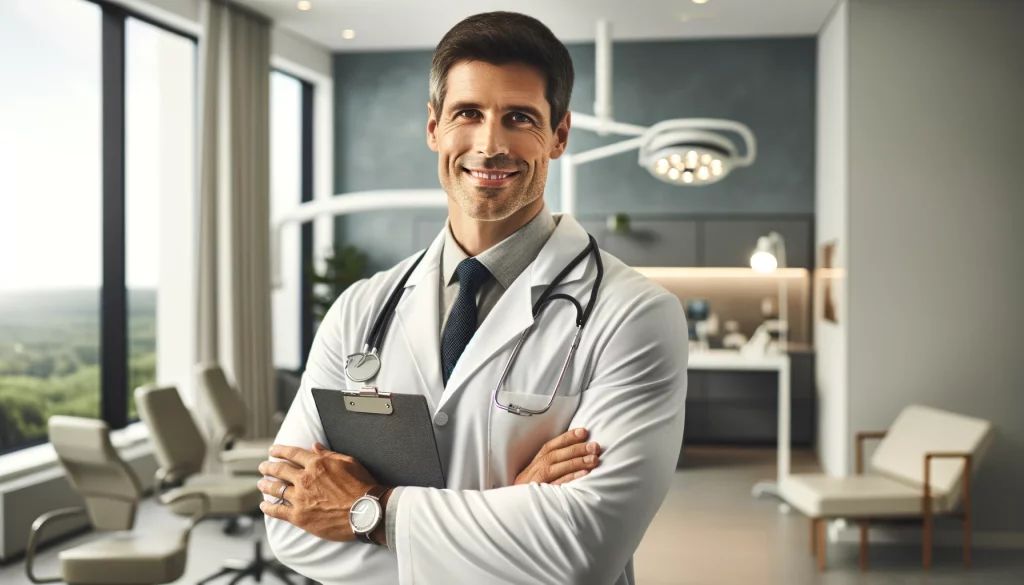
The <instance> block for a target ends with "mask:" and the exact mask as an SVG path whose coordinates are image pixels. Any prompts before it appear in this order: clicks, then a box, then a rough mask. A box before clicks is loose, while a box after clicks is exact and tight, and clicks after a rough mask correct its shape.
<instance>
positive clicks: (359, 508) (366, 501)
mask: <svg viewBox="0 0 1024 585" xmlns="http://www.w3.org/2000/svg"><path fill="white" fill-rule="evenodd" d="M387 491H388V488H387V487H385V486H382V485H378V486H374V487H372V488H370V489H369V490H368V491H367V492H366V495H365V496H363V497H361V498H359V499H358V500H356V501H355V503H354V504H352V509H351V510H349V512H348V523H349V524H350V525H351V526H352V532H353V533H355V535H356V538H358V539H359V541H360V542H365V543H366V544H377V543H376V542H374V541H373V540H371V539H370V534H372V533H373V531H374V530H376V529H377V527H378V526H380V523H381V520H383V519H384V509H383V508H382V507H381V505H380V498H381V497H382V496H383V495H384V494H385V493H386V492H387Z"/></svg>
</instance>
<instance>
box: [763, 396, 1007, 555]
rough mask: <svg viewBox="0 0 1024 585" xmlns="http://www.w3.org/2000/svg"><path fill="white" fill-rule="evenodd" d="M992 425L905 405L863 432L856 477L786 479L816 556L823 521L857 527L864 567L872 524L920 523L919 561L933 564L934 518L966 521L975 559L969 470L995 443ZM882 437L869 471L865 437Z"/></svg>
mask: <svg viewBox="0 0 1024 585" xmlns="http://www.w3.org/2000/svg"><path fill="white" fill-rule="evenodd" d="M992 436H993V428H992V425H991V423H989V422H988V421H984V420H981V419H977V418H972V417H967V416H963V415H959V414H955V413H952V412H946V411H942V410H938V409H934V408H930V407H925V406H919V405H914V406H909V407H907V408H906V409H904V410H903V411H902V412H901V413H900V415H899V416H898V417H897V419H896V421H895V422H894V423H893V425H892V428H890V429H889V430H888V431H881V432H867V433H858V434H857V436H856V446H857V451H856V453H857V461H856V464H857V467H856V469H857V474H856V475H854V476H850V477H831V476H828V475H824V474H799V475H791V476H789V477H787V478H785V479H784V480H783V482H782V485H781V486H780V492H781V494H782V497H783V498H784V499H785V500H786V501H787V502H789V503H790V504H791V505H792V506H793V507H795V508H796V509H798V510H800V511H801V512H803V513H804V514H805V515H807V516H808V517H809V518H810V528H811V547H810V548H811V554H813V555H815V556H816V557H817V562H818V569H819V570H822V571H823V570H824V569H825V559H826V539H825V526H826V523H827V521H828V520H831V519H835V518H845V519H849V520H853V521H856V522H858V523H859V524H860V568H861V570H866V569H867V542H868V527H869V525H870V523H871V522H872V521H880V520H893V519H917V518H920V519H921V520H922V522H923V530H922V551H921V560H922V565H923V566H924V568H929V567H931V563H932V531H933V525H934V518H935V516H939V515H943V516H949V517H955V518H960V519H961V520H962V521H963V530H964V532H963V548H964V564H965V565H966V566H970V563H971V502H970V498H971V474H972V472H974V471H976V470H977V466H978V464H979V463H980V460H981V458H982V457H983V455H984V452H985V451H986V450H987V448H988V445H989V444H990V443H991V439H992ZM868 439H881V441H882V442H881V443H880V444H879V445H878V449H877V450H876V451H875V454H874V456H873V457H872V459H871V466H872V468H873V472H872V473H867V474H865V472H864V442H865V441H866V440H868Z"/></svg>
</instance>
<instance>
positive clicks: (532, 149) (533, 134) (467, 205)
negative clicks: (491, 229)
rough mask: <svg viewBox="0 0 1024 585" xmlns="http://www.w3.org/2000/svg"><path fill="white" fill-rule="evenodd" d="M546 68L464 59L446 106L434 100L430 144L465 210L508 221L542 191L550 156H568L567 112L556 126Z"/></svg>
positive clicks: (452, 73)
mask: <svg viewBox="0 0 1024 585" xmlns="http://www.w3.org/2000/svg"><path fill="white" fill-rule="evenodd" d="M544 90H545V83H544V77H543V76H542V75H541V73H540V72H539V71H538V70H536V69H534V68H532V67H530V66H527V65H521V64H509V65H500V66H499V65H492V64H490V63H484V62H481V61H462V62H460V63H457V64H456V65H455V66H453V67H452V68H451V69H450V70H449V71H448V92H447V95H446V96H445V99H444V106H443V108H442V111H441V112H435V111H434V108H433V107H432V106H430V105H429V104H428V106H427V108H428V113H429V120H428V122H427V144H428V145H429V146H430V149H431V150H433V151H435V152H437V153H438V157H437V158H438V161H437V172H438V176H439V178H440V180H441V186H442V187H444V190H445V191H446V192H447V193H448V198H449V200H451V201H453V202H455V203H456V204H458V206H459V207H460V208H461V209H462V213H463V214H465V215H466V216H468V217H470V218H472V219H476V220H482V221H498V220H503V219H505V218H507V217H509V216H510V215H512V214H513V213H515V212H516V211H519V210H520V209H523V208H524V207H526V206H528V205H530V204H531V203H534V202H536V201H537V200H538V199H540V198H542V197H543V196H544V185H545V183H546V182H547V178H548V161H549V160H551V159H554V158H558V157H560V156H562V153H563V152H564V151H565V146H566V142H567V141H568V137H569V114H568V113H567V114H566V115H565V117H564V118H563V119H562V120H561V121H560V122H559V124H558V125H557V127H556V128H555V129H554V130H552V125H551V118H550V116H551V107H550V105H549V104H548V102H547V99H546V98H545V96H544Z"/></svg>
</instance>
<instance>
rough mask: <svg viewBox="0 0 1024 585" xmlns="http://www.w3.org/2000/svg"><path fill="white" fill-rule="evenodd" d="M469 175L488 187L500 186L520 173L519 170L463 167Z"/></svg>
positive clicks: (476, 181)
mask: <svg viewBox="0 0 1024 585" xmlns="http://www.w3.org/2000/svg"><path fill="white" fill-rule="evenodd" d="M463 170H464V171H465V173H466V174H467V175H469V176H470V177H471V178H473V179H474V182H475V183H477V184H479V185H484V186H487V187H500V186H501V185H504V184H506V183H508V182H509V181H511V179H512V177H514V176H516V175H518V174H519V171H490V170H473V169H463Z"/></svg>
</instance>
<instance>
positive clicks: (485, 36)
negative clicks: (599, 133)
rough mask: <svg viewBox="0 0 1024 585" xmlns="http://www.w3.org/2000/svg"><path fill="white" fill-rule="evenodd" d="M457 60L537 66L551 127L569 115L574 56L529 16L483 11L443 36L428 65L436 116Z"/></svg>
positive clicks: (539, 22) (573, 76)
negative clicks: (449, 74)
mask: <svg viewBox="0 0 1024 585" xmlns="http://www.w3.org/2000/svg"><path fill="white" fill-rule="evenodd" d="M461 61H483V62H485V63H490V64H492V65H506V64H509V63H523V64H525V65H530V66H532V67H536V68H537V69H539V70H540V71H541V73H542V74H543V75H544V78H545V97H546V98H547V101H548V105H550V106H551V128H552V129H554V128H556V127H557V126H558V123H559V122H561V121H562V118H563V117H564V116H565V113H566V112H567V111H569V98H570V97H571V96H572V84H573V81H574V78H575V73H574V71H573V67H572V57H571V56H570V55H569V50H568V49H566V48H565V45H564V44H562V41H560V40H558V37H556V36H555V35H554V33H552V32H551V29H549V28H548V27H547V26H545V25H544V23H542V22H541V21H539V20H537V19H536V18H533V17H532V16H527V15H525V14H519V13H516V12H485V13H483V14H476V15H474V16H470V17H469V18H466V19H465V20H463V21H462V22H460V23H458V24H456V25H455V26H454V27H452V29H451V30H450V31H448V33H447V34H445V35H444V38H442V39H441V42H440V43H438V45H437V49H435V50H434V58H433V60H432V61H431V63H430V103H431V104H432V105H433V107H434V112H435V115H437V116H440V115H441V109H442V107H443V105H444V98H445V95H446V94H447V93H448V71H449V70H450V69H451V68H452V67H453V66H454V65H455V64H456V63H459V62H461Z"/></svg>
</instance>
